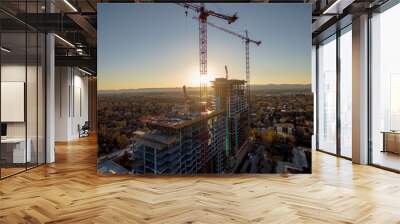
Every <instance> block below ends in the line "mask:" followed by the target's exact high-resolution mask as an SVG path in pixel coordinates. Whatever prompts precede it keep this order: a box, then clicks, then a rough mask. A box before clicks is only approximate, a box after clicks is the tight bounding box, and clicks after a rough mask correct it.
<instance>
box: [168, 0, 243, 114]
mask: <svg viewBox="0 0 400 224" xmlns="http://www.w3.org/2000/svg"><path fill="white" fill-rule="evenodd" d="M176 4H178V5H180V6H182V7H184V8H185V9H190V10H192V11H194V12H196V13H197V17H198V20H199V49H200V51H199V53H200V100H201V103H202V111H206V110H207V97H208V96H207V18H208V17H209V16H213V17H216V18H219V19H222V20H225V21H227V22H228V24H231V23H233V22H235V21H236V20H237V19H238V17H237V15H236V13H235V14H233V15H224V14H221V13H217V12H214V11H212V10H208V9H206V8H205V5H204V3H200V5H198V4H193V3H176ZM185 13H186V15H187V11H186V12H185Z"/></svg>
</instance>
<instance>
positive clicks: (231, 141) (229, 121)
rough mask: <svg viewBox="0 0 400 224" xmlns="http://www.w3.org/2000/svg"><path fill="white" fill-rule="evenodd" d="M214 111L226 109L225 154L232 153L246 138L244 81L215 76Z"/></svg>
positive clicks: (246, 116)
mask: <svg viewBox="0 0 400 224" xmlns="http://www.w3.org/2000/svg"><path fill="white" fill-rule="evenodd" d="M213 87H214V98H215V99H214V101H215V111H216V112H220V111H226V130H225V131H226V138H225V140H226V141H227V144H226V155H228V156H229V155H232V153H233V152H234V150H237V149H239V148H240V147H241V146H242V145H243V143H244V142H245V141H246V139H247V135H246V131H247V128H248V113H249V111H248V102H247V99H248V98H247V96H246V81H244V80H237V79H227V78H217V79H215V81H214V82H213Z"/></svg>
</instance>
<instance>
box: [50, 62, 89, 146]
mask: <svg viewBox="0 0 400 224" xmlns="http://www.w3.org/2000/svg"><path fill="white" fill-rule="evenodd" d="M55 85H56V91H55V126H56V127H55V128H56V131H55V140H56V141H70V140H73V139H77V138H79V132H78V125H81V126H82V125H83V124H84V123H85V121H87V120H88V78H87V77H86V76H84V74H83V73H82V72H80V71H79V70H78V69H76V68H72V67H56V83H55ZM80 107H81V108H80Z"/></svg>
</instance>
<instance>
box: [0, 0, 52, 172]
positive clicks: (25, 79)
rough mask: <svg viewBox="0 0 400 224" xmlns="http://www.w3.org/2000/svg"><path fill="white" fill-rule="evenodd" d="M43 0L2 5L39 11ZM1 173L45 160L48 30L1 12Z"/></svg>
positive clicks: (24, 167)
mask: <svg viewBox="0 0 400 224" xmlns="http://www.w3.org/2000/svg"><path fill="white" fill-rule="evenodd" d="M43 5H44V1H18V2H16V1H3V2H1V3H0V6H1V7H3V9H7V8H13V9H14V10H17V12H19V13H21V14H18V16H21V15H22V16H23V15H27V14H26V13H25V12H28V13H39V12H42V11H43V10H44V8H43ZM0 17H1V19H0V46H1V57H0V66H1V75H0V81H1V87H0V89H1V106H0V111H1V144H0V178H5V177H7V176H10V175H13V174H16V173H19V172H22V171H25V170H27V169H30V168H33V167H36V166H38V165H40V164H43V163H45V57H46V56H45V41H46V40H45V35H44V34H43V33H41V32H38V31H37V30H35V29H34V28H32V27H30V26H29V25H27V24H25V23H23V22H22V21H21V20H18V19H17V18H15V17H14V16H13V15H12V14H8V13H6V12H5V11H1V12H0Z"/></svg>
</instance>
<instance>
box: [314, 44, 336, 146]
mask: <svg viewBox="0 0 400 224" xmlns="http://www.w3.org/2000/svg"><path fill="white" fill-rule="evenodd" d="M317 60H318V62H317V63H318V78H317V79H318V87H317V91H318V105H317V107H318V126H317V127H318V139H317V141H318V146H317V147H318V149H320V150H323V151H326V152H330V153H336V36H332V37H330V38H329V39H327V40H326V41H324V42H323V43H321V44H320V45H319V47H318V59H317Z"/></svg>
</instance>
